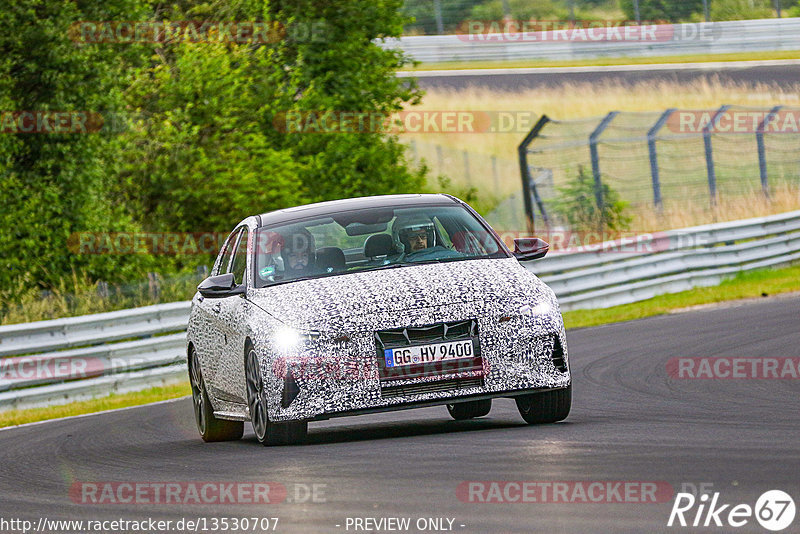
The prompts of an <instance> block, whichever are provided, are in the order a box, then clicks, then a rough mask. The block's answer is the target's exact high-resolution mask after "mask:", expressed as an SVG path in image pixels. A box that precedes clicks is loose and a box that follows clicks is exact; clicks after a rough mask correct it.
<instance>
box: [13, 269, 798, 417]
mask: <svg viewBox="0 0 800 534" xmlns="http://www.w3.org/2000/svg"><path fill="white" fill-rule="evenodd" d="M793 291H800V265H797V266H793V267H788V268H784V269H775V270H762V271H753V272H750V273H743V274H740V275H738V276H736V277H735V278H732V279H730V280H726V281H724V282H723V283H722V284H720V285H718V286H714V287H704V288H696V289H691V290H689V291H684V292H682V293H673V294H671V295H662V296H658V297H655V298H652V299H649V300H645V301H641V302H635V303H633V304H625V305H623V306H615V307H613V308H606V309H602V310H576V311H570V312H565V313H564V323H565V324H566V326H567V328H568V329H573V328H584V327H589V326H598V325H602V324H608V323H617V322H621V321H630V320H633V319H641V318H643V317H652V316H654V315H663V314H666V313H669V312H671V311H674V310H677V309H681V308H686V307H689V306H697V305H701V304H710V303H715V302H724V301H729V300H738V299H746V298H760V297H762V296H763V294H767V295H776V294H779V293H787V292H793ZM190 394H191V390H190V388H189V383H188V382H181V383H178V384H174V385H170V386H165V387H157V388H152V389H146V390H143V391H138V392H133V393H124V394H121V395H117V394H112V395H109V396H107V397H102V398H99V399H94V400H87V401H80V402H73V403H70V404H63V405H59V406H48V407H44V408H31V409H27V410H9V411H3V412H0V428H1V427H7V426H13V425H20V424H24V423H32V422H36V421H44V420H47V419H56V418H60V417H68V416H72V415H80V414H87V413H93V412H100V411H103V410H113V409H116V408H126V407H129V406H139V405H142V404H149V403H152V402H158V401H163V400H167V399H174V398H178V397H184V396H186V395H190Z"/></svg>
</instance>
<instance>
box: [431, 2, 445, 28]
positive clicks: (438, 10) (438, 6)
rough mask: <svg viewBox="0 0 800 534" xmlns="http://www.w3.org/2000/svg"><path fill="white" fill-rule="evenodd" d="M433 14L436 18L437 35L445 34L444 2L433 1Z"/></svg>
mask: <svg viewBox="0 0 800 534" xmlns="http://www.w3.org/2000/svg"><path fill="white" fill-rule="evenodd" d="M433 12H434V16H435V17H436V33H438V34H439V35H442V34H444V21H443V20H442V0H433Z"/></svg>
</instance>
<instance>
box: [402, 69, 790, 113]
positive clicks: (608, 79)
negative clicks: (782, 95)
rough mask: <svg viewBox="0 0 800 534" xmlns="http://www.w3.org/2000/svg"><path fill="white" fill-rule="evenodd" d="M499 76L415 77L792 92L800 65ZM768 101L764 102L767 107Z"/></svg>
mask: <svg viewBox="0 0 800 534" xmlns="http://www.w3.org/2000/svg"><path fill="white" fill-rule="evenodd" d="M511 70H512V72H508V73H501V74H480V73H479V72H476V73H472V74H469V75H452V74H448V75H446V76H445V75H439V74H436V73H422V74H421V75H419V76H418V79H419V85H420V87H422V88H423V89H434V88H449V89H464V88H467V87H484V88H489V89H495V90H504V91H519V90H524V89H535V88H544V87H553V86H561V85H571V84H594V85H602V84H606V83H614V84H616V83H622V84H625V85H633V84H637V83H643V82H649V81H672V82H675V83H680V84H687V83H691V82H695V81H698V80H710V79H719V80H720V81H721V82H724V83H735V84H739V85H741V86H742V87H755V86H757V85H768V86H771V87H776V88H779V89H783V90H788V91H792V90H793V89H796V87H797V85H798V83H800V65H798V64H788V65H762V66H743V65H737V66H731V65H727V66H725V65H722V66H719V67H717V66H711V67H710V68H709V66H708V65H706V66H705V67H704V68H700V67H698V68H691V66H689V68H686V66H685V65H680V64H678V65H655V66H643V67H637V68H634V69H630V70H628V69H626V68H625V67H605V68H571V69H570V68H555V69H537V71H536V72H525V71H522V72H520V71H513V69H511ZM769 102H770V101H769V100H768V101H767V104H768V103H769Z"/></svg>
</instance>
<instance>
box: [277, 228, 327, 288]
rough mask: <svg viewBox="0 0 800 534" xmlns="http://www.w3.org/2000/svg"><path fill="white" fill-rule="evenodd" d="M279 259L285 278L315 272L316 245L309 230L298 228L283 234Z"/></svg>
mask: <svg viewBox="0 0 800 534" xmlns="http://www.w3.org/2000/svg"><path fill="white" fill-rule="evenodd" d="M281 259H282V260H283V272H284V276H283V277H284V279H286V280H289V279H293V278H302V277H305V276H311V275H314V274H317V272H318V270H317V269H316V246H315V243H314V236H313V235H311V232H309V231H308V230H306V229H305V228H300V229H298V230H295V231H293V232H292V233H290V234H288V235H285V236H283V243H282V245H281Z"/></svg>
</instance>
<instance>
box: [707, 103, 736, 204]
mask: <svg viewBox="0 0 800 534" xmlns="http://www.w3.org/2000/svg"><path fill="white" fill-rule="evenodd" d="M728 108H730V106H728V105H724V106H721V107H720V108H719V109H718V110H717V111H716V113H714V116H713V117H712V118H711V122H709V123H708V124H707V125H706V127H705V128H703V144H704V145H705V148H706V171H707V172H708V193H709V195H711V204H712V205H716V203H717V173H716V171H715V170H714V150H713V148H712V146H711V129H712V128H713V127H714V126H715V125H716V124H717V119H719V117H720V115H722V114H723V113H725V112H726V111H728Z"/></svg>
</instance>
